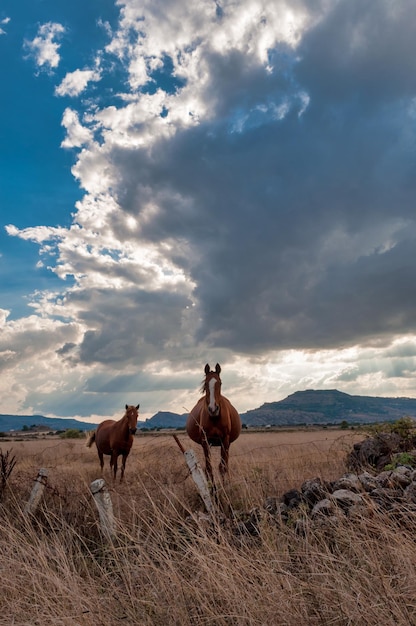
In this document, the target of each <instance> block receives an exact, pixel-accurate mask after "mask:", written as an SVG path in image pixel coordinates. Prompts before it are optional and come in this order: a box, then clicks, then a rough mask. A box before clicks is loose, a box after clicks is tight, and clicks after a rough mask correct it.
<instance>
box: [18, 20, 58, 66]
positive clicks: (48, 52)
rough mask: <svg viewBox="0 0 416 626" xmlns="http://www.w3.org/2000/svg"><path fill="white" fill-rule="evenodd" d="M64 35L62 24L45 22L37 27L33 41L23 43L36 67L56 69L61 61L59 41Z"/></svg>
mask: <svg viewBox="0 0 416 626" xmlns="http://www.w3.org/2000/svg"><path fill="white" fill-rule="evenodd" d="M64 33H65V28H64V26H62V24H58V23H56V22H47V23H46V24H42V25H41V26H39V29H38V34H37V36H36V37H35V38H34V39H32V40H26V41H25V47H26V49H27V50H28V51H29V54H30V56H31V57H32V58H33V59H34V61H35V63H36V65H37V67H39V68H41V69H42V68H44V69H47V70H53V69H55V68H57V67H58V65H59V62H60V60H61V57H60V54H59V48H60V43H59V40H60V39H61V37H62V35H63V34H64Z"/></svg>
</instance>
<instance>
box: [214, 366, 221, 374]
mask: <svg viewBox="0 0 416 626" xmlns="http://www.w3.org/2000/svg"><path fill="white" fill-rule="evenodd" d="M215 372H216V373H217V374H219V373H220V372H221V365H220V364H219V363H217V364H216V366H215Z"/></svg>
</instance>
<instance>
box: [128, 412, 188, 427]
mask: <svg viewBox="0 0 416 626" xmlns="http://www.w3.org/2000/svg"><path fill="white" fill-rule="evenodd" d="M187 417H188V414H187V413H183V414H182V415H179V414H178V413H171V412H170V411H159V412H158V413H156V415H153V417H150V418H149V419H147V420H145V421H144V422H140V423H138V424H137V425H138V427H139V428H185V423H186V418H187Z"/></svg>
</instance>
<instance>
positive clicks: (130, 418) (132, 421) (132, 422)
mask: <svg viewBox="0 0 416 626" xmlns="http://www.w3.org/2000/svg"><path fill="white" fill-rule="evenodd" d="M139 407H140V404H138V405H137V406H133V405H130V406H129V405H128V404H126V412H125V417H127V422H128V425H129V434H130V435H135V434H136V430H137V420H138V418H139Z"/></svg>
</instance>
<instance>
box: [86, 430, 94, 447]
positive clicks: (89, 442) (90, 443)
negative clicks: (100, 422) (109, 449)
mask: <svg viewBox="0 0 416 626" xmlns="http://www.w3.org/2000/svg"><path fill="white" fill-rule="evenodd" d="M94 441H95V430H94V432H93V433H92V434H91V435H90V436H89V437H88V441H87V443H86V446H87V448H91V446H92V444H93V443H94Z"/></svg>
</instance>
